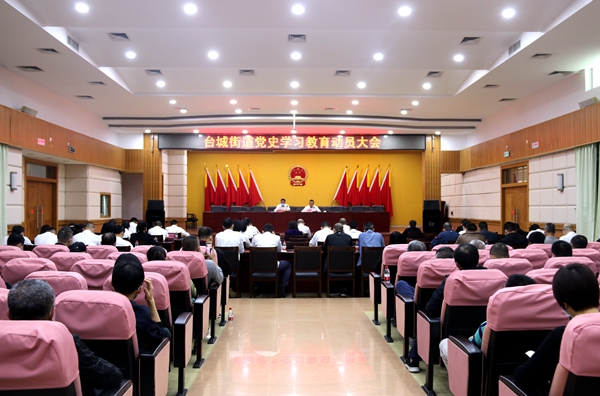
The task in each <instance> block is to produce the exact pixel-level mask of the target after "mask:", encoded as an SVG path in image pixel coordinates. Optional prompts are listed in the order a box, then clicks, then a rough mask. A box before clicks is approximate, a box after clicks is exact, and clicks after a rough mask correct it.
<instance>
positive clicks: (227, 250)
mask: <svg viewBox="0 0 600 396" xmlns="http://www.w3.org/2000/svg"><path fill="white" fill-rule="evenodd" d="M218 249H219V250H221V251H222V252H223V255H225V258H226V259H227V261H228V262H229V264H231V270H232V271H233V272H234V273H236V274H237V273H238V271H239V266H240V256H239V251H238V247H237V246H223V247H218Z"/></svg>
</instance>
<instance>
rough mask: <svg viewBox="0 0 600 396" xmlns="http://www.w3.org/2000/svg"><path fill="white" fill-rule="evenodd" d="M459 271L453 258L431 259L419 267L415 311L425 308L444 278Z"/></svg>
mask: <svg viewBox="0 0 600 396" xmlns="http://www.w3.org/2000/svg"><path fill="white" fill-rule="evenodd" d="M455 271H458V268H457V267H456V263H455V262H454V260H453V259H431V260H427V261H425V262H424V263H422V264H421V265H420V266H419V268H418V269H417V284H416V286H415V296H414V301H415V312H418V311H419V310H421V309H423V308H424V307H425V304H427V301H429V298H430V297H431V295H432V294H433V292H434V291H435V290H436V289H437V288H438V287H439V286H440V285H441V284H442V282H443V281H444V278H446V276H448V275H450V274H451V273H453V272H455Z"/></svg>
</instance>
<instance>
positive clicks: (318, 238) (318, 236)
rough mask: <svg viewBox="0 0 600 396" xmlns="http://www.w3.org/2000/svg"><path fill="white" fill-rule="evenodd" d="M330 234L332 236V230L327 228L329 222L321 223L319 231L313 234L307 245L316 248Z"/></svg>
mask: <svg viewBox="0 0 600 396" xmlns="http://www.w3.org/2000/svg"><path fill="white" fill-rule="evenodd" d="M330 234H333V230H332V229H331V228H330V227H329V222H328V221H324V222H322V223H321V229H320V230H319V231H317V232H315V233H314V234H313V236H312V239H311V240H310V242H309V244H308V245H309V246H318V245H319V242H325V238H327V236H328V235H330Z"/></svg>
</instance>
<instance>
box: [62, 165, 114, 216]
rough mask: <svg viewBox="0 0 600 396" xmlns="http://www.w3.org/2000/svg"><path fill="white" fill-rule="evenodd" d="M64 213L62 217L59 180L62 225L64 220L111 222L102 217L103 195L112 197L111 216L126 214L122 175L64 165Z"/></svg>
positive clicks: (90, 167)
mask: <svg viewBox="0 0 600 396" xmlns="http://www.w3.org/2000/svg"><path fill="white" fill-rule="evenodd" d="M60 169H61V168H59V171H60ZM64 170H65V172H64V174H65V183H64V185H65V187H64V197H65V198H64V203H65V204H64V214H63V217H62V218H61V217H60V216H61V213H60V211H61V209H60V208H61V200H60V195H61V193H60V189H61V187H60V181H61V179H60V177H59V194H58V195H59V217H58V219H59V223H60V222H61V221H65V220H66V221H69V222H71V221H77V222H84V221H93V222H94V223H102V222H104V221H108V218H106V219H103V218H101V216H100V195H101V194H102V193H104V194H110V203H111V205H110V206H111V213H110V217H111V218H115V219H120V218H121V215H122V211H121V205H122V202H121V201H122V199H121V196H122V193H121V175H120V173H119V172H118V171H115V170H112V169H106V168H99V167H96V166H89V165H64Z"/></svg>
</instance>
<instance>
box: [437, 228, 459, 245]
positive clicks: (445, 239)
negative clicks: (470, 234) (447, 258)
mask: <svg viewBox="0 0 600 396" xmlns="http://www.w3.org/2000/svg"><path fill="white" fill-rule="evenodd" d="M442 228H443V229H444V231H442V232H440V233H439V234H438V236H436V237H435V238H434V239H433V241H431V246H432V247H433V246H435V245H439V244H448V243H455V242H456V240H457V239H458V233H457V232H455V231H454V230H453V229H452V224H450V223H448V222H446V223H444V225H443V226H442Z"/></svg>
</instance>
